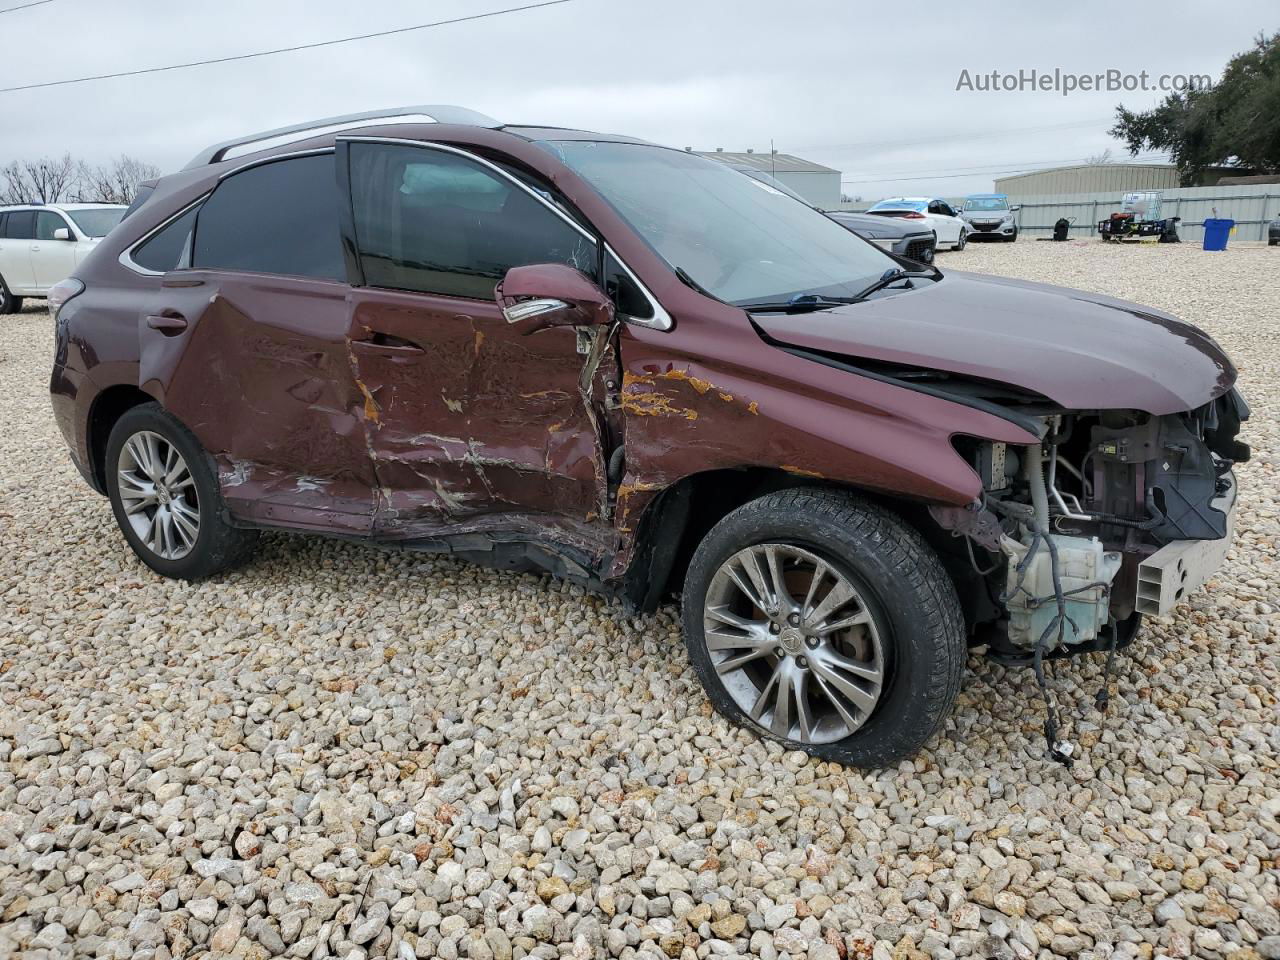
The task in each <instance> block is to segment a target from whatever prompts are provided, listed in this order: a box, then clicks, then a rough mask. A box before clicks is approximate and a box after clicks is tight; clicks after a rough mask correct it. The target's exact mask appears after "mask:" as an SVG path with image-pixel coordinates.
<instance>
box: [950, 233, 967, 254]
mask: <svg viewBox="0 0 1280 960" xmlns="http://www.w3.org/2000/svg"><path fill="white" fill-rule="evenodd" d="M968 242H969V232H968V231H967V230H964V229H961V231H960V239H959V240H958V241H957V242H956V245H955V246H954V247H952V248H951V249H952V250H963V249H964V245H965V244H966V243H968Z"/></svg>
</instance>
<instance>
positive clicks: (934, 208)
mask: <svg viewBox="0 0 1280 960" xmlns="http://www.w3.org/2000/svg"><path fill="white" fill-rule="evenodd" d="M929 212H930V213H943V212H944V211H943V209H942V204H940V203H939V202H938V201H937V200H930V201H929Z"/></svg>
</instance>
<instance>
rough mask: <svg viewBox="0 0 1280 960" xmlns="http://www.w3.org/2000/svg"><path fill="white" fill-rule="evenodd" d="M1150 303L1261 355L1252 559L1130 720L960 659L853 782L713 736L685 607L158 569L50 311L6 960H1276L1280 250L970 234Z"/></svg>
mask: <svg viewBox="0 0 1280 960" xmlns="http://www.w3.org/2000/svg"><path fill="white" fill-rule="evenodd" d="M941 264H942V266H943V268H944V269H945V268H947V267H961V268H965V269H976V270H987V271H991V272H997V273H1008V274H1012V275H1017V276H1025V277H1031V278H1034V279H1038V280H1049V281H1053V282H1057V283H1063V284H1068V285H1075V286H1080V287H1085V288H1088V289H1093V290H1102V291H1106V292H1108V293H1112V294H1118V295H1121V296H1126V297H1131V298H1133V299H1136V300H1139V301H1146V302H1148V303H1152V304H1155V305H1157V306H1160V307H1164V308H1167V309H1169V310H1172V311H1173V312H1175V313H1177V314H1179V315H1181V316H1183V317H1185V318H1186V319H1189V320H1192V321H1194V322H1197V323H1200V324H1202V325H1204V326H1205V327H1207V328H1208V329H1209V330H1210V331H1211V332H1212V333H1213V334H1214V335H1215V336H1217V337H1218V338H1219V339H1220V341H1221V342H1222V343H1223V345H1224V346H1225V347H1226V348H1227V349H1228V350H1229V351H1230V353H1231V354H1232V355H1233V357H1234V358H1235V360H1236V361H1237V363H1238V364H1239V366H1240V368H1241V375H1242V380H1243V383H1244V389H1245V392H1246V394H1247V397H1248V399H1249V401H1250V403H1251V404H1252V406H1253V412H1254V418H1253V420H1252V421H1251V422H1250V423H1249V424H1248V426H1247V436H1246V437H1245V439H1246V440H1247V441H1248V442H1250V443H1251V444H1253V447H1254V451H1255V459H1254V460H1253V461H1252V462H1251V463H1250V464H1248V465H1247V466H1246V467H1244V468H1243V469H1242V470H1241V471H1240V473H1241V480H1242V507H1241V514H1240V517H1239V525H1238V529H1237V540H1236V546H1235V548H1234V549H1233V551H1232V553H1231V555H1230V559H1229V562H1228V565H1227V567H1226V569H1225V570H1224V571H1223V573H1222V575H1220V576H1219V577H1217V578H1216V579H1215V580H1214V581H1213V582H1212V583H1211V584H1210V585H1209V587H1208V589H1207V590H1205V591H1202V592H1200V593H1198V594H1196V595H1195V596H1193V597H1192V598H1191V601H1190V602H1189V603H1188V604H1186V605H1184V606H1182V607H1180V608H1179V609H1178V611H1177V615H1176V616H1175V617H1173V618H1172V619H1169V620H1163V621H1159V622H1155V623H1150V624H1149V625H1147V626H1146V627H1145V628H1144V629H1143V631H1142V633H1141V635H1140V637H1139V639H1138V641H1137V642H1136V643H1135V644H1134V646H1133V647H1132V648H1131V654H1130V655H1129V656H1125V657H1123V658H1122V659H1121V661H1120V665H1119V676H1118V679H1117V683H1116V686H1115V691H1116V695H1115V697H1114V699H1113V704H1112V712H1111V714H1110V716H1109V717H1107V718H1106V719H1105V720H1104V719H1102V718H1100V717H1099V716H1098V715H1097V714H1095V713H1093V712H1092V710H1091V709H1089V708H1088V704H1089V702H1090V701H1091V700H1092V696H1093V694H1094V693H1095V692H1096V690H1097V686H1098V683H1099V679H1100V672H1101V664H1100V662H1099V661H1100V658H1098V657H1092V658H1089V659H1087V660H1084V661H1080V662H1076V663H1073V664H1071V665H1069V666H1067V667H1065V668H1059V669H1058V670H1057V671H1056V673H1055V676H1054V678H1053V686H1054V688H1055V691H1056V693H1057V695H1058V697H1059V698H1060V702H1062V703H1063V704H1064V705H1065V706H1066V708H1067V712H1068V714H1069V716H1070V718H1071V723H1070V725H1069V729H1068V734H1069V735H1070V736H1071V737H1072V738H1073V739H1075V740H1076V741H1077V742H1078V744H1079V746H1080V757H1079V762H1078V763H1077V764H1076V766H1075V768H1074V769H1073V770H1071V771H1068V770H1066V769H1064V768H1063V767H1060V766H1058V765H1055V764H1053V763H1051V762H1048V761H1046V760H1045V759H1043V755H1042V754H1043V741H1042V738H1041V731H1040V725H1041V719H1042V709H1041V705H1040V702H1039V700H1038V698H1037V697H1036V695H1035V692H1034V685H1033V684H1032V683H1031V681H1030V677H1029V675H1028V674H1027V673H1025V672H1021V671H1019V672H1011V671H1006V670H1004V669H1001V668H998V667H994V666H991V665H989V664H986V663H984V662H979V661H976V660H975V661H974V662H972V663H971V665H970V667H971V669H970V672H969V675H968V677H967V681H966V686H965V689H964V691H963V693H962V695H961V699H960V702H959V704H958V708H957V711H956V713H955V716H954V719H953V721H952V722H951V723H950V724H949V725H948V727H947V729H946V731H945V732H944V734H943V735H942V736H940V737H939V738H938V739H937V740H936V742H934V743H933V744H931V746H930V748H929V749H928V750H927V751H926V752H925V753H923V754H922V755H921V756H920V757H919V758H918V759H917V760H916V761H915V762H913V763H904V764H902V765H901V766H900V767H898V768H897V769H894V770H886V771H881V772H878V773H868V774H862V773H857V772H850V771H847V770H842V769H840V768H838V767H836V766H834V765H831V764H826V763H820V762H817V761H814V760H811V759H808V758H806V757H805V756H803V755H801V754H798V753H784V752H783V751H781V750H779V749H778V748H777V747H776V746H774V745H769V744H766V743H763V742H761V741H759V740H757V739H755V738H754V737H752V736H750V735H749V734H747V733H744V732H742V731H739V730H737V729H735V728H733V727H731V726H729V725H728V724H727V723H725V722H724V721H722V720H721V719H719V718H718V717H717V716H715V715H713V714H712V712H711V710H710V707H709V705H708V703H707V701H706V699H705V698H704V697H703V695H702V693H701V692H700V690H699V689H698V686H697V683H696V681H695V679H694V677H693V674H692V672H691V670H690V669H689V666H688V663H687V660H686V657H685V653H684V649H683V646H682V644H681V642H680V636H679V629H678V624H677V619H676V616H675V612H674V611H673V610H665V611H663V612H662V613H660V614H659V615H657V616H654V617H648V618H628V617H625V616H624V615H623V613H622V612H621V610H620V609H619V608H618V607H617V606H615V605H611V604H609V603H607V602H605V601H603V600H601V599H599V598H596V597H593V596H589V595H585V594H584V593H583V592H582V591H580V590H578V589H576V588H573V587H569V586H565V585H563V584H559V583H554V582H550V581H546V580H542V579H539V578H535V577H530V576H523V577H516V576H510V575H505V574H499V573H494V572H489V571H486V570H482V569H479V568H475V567H471V566H466V565H463V564H461V563H455V562H451V561H445V560H438V559H431V558H423V557H419V556H412V555H408V554H394V553H384V552H379V551H375V550H366V549H361V548H358V547H355V546H351V545H346V544H341V543H337V542H326V541H322V540H307V539H302V538H294V537H288V536H274V537H271V538H268V539H267V540H266V542H265V543H264V546H263V548H262V550H261V551H260V553H259V555H258V557H257V559H256V561H255V562H254V563H252V565H250V566H249V567H247V568H245V569H243V570H242V571H240V572H238V573H236V574H234V575H233V576H230V577H227V578H226V579H223V580H219V581H216V582H207V583H201V584H197V585H187V584H181V583H173V582H167V581H164V580H161V579H159V578H158V577H156V576H154V575H152V574H151V573H150V572H148V571H147V570H145V569H144V568H143V567H142V566H141V565H140V564H139V563H138V562H137V561H135V560H134V559H133V557H132V555H130V554H129V552H128V551H127V549H126V548H125V546H124V543H123V541H122V539H121V538H120V536H119V535H118V533H117V532H116V530H115V527H114V524H113V521H112V518H111V513H110V510H109V509H108V506H107V503H106V501H105V500H103V499H100V498H99V497H97V496H96V495H94V494H93V493H91V492H90V491H89V490H88V489H86V487H85V486H84V484H83V483H82V481H81V480H80V478H79V476H78V475H77V474H76V472H75V470H74V469H73V468H72V466H71V464H70V463H69V461H68V459H67V457H66V455H65V452H64V450H63V448H62V441H61V439H60V438H59V437H58V435H57V433H56V430H55V427H54V425H53V422H52V419H51V417H50V414H49V408H48V400H47V395H46V390H47V381H48V374H49V362H50V355H51V322H50V319H49V317H48V315H47V314H46V313H45V312H43V310H40V309H37V308H35V307H34V306H29V307H28V308H27V310H26V311H25V312H24V313H22V314H21V315H18V316H8V317H0V394H2V395H3V396H4V398H5V411H6V414H7V420H6V424H5V426H4V428H3V429H2V430H0V957H8V956H14V955H19V954H25V955H26V956H29V957H44V956H47V957H71V956H73V955H74V956H110V957H120V958H125V957H130V958H148V957H155V958H164V957H169V956H175V957H177V956H196V955H202V954H205V953H206V952H209V951H211V952H212V953H214V954H230V955H234V956H243V957H265V956H269V955H285V956H291V957H323V956H341V957H366V956H388V957H396V958H410V957H414V956H421V957H427V956H440V957H446V958H452V957H459V956H464V957H471V958H478V960H479V958H506V957H513V956H514V957H520V956H524V955H533V956H537V957H558V956H571V957H575V958H590V957H596V956H619V957H630V956H640V955H645V956H669V957H684V958H694V957H707V956H715V957H719V956H737V955H756V956H761V957H774V956H780V955H787V956H791V957H807V958H809V960H840V958H852V960H867V958H875V960H887V958H890V957H903V958H914V957H919V956H924V955H928V956H932V957H940V958H948V957H952V956H959V957H964V956H974V957H984V958H995V957H1001V958H1007V957H1021V958H1028V957H1053V956H1061V957H1078V958H1082V960H1084V958H1102V957H1143V958H1150V957H1153V956H1154V957H1164V956H1169V957H1187V956H1196V957H1206V958H1217V957H1234V958H1236V960H1248V958H1254V957H1257V956H1263V957H1268V958H1276V957H1280V913H1278V912H1277V908H1278V907H1280V882H1278V880H1277V855H1278V853H1280V823H1278V822H1277V816H1278V815H1280V765H1278V757H1280V729H1278V726H1277V700H1276V690H1277V689H1278V688H1280V655H1278V654H1280V642H1278V636H1277V634H1278V631H1277V616H1276V612H1275V611H1276V608H1277V605H1278V604H1280V577H1277V571H1276V561H1277V558H1276V550H1277V535H1278V534H1280V519H1278V507H1277V484H1276V469H1277V463H1278V461H1277V429H1276V425H1277V404H1278V403H1280V380H1278V378H1277V373H1278V371H1277V365H1278V364H1280V343H1278V337H1277V330H1278V326H1277V318H1280V283H1278V282H1277V281H1276V277H1277V271H1278V270H1280V250H1267V249H1266V248H1261V247H1254V248H1247V247H1234V246H1233V248H1232V249H1231V250H1229V251H1228V252H1226V253H1223V254H1207V253H1204V252H1202V251H1200V250H1198V249H1195V248H1193V247H1191V246H1189V245H1187V246H1182V247H1168V246H1154V247H1138V248H1130V247H1126V248H1110V247H1105V246H1103V245H1102V244H1099V243H1079V244H1052V243H1035V242H1030V241H1028V240H1026V239H1024V240H1022V241H1020V242H1018V243H1017V244H1016V245H1013V246H1009V245H995V246H989V247H979V246H976V245H974V246H971V247H970V248H969V250H967V251H965V252H963V253H959V254H947V255H944V256H943V257H942V258H941Z"/></svg>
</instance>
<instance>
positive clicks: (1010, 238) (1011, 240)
mask: <svg viewBox="0 0 1280 960" xmlns="http://www.w3.org/2000/svg"><path fill="white" fill-rule="evenodd" d="M1004 242H1005V243H1017V242H1018V228H1017V227H1014V228H1013V233H1011V234H1009V236H1007V237H1005V238H1004Z"/></svg>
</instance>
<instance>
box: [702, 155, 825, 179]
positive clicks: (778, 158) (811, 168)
mask: <svg viewBox="0 0 1280 960" xmlns="http://www.w3.org/2000/svg"><path fill="white" fill-rule="evenodd" d="M693 152H694V153H696V154H698V156H700V157H710V158H711V159H712V160H720V161H722V162H724V163H735V164H741V165H742V166H745V167H753V168H754V169H756V170H763V171H764V172H765V173H775V172H776V173H837V174H838V173H839V172H840V171H839V170H836V169H834V168H832V167H824V166H823V165H822V164H820V163H814V162H813V161H812V160H806V159H804V158H803V157H797V156H795V155H793V154H790V153H775V154H769V153H754V152H749V153H731V152H729V151H728V150H694V151H693Z"/></svg>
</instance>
